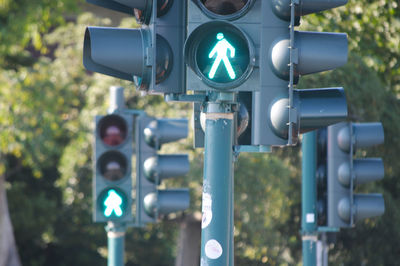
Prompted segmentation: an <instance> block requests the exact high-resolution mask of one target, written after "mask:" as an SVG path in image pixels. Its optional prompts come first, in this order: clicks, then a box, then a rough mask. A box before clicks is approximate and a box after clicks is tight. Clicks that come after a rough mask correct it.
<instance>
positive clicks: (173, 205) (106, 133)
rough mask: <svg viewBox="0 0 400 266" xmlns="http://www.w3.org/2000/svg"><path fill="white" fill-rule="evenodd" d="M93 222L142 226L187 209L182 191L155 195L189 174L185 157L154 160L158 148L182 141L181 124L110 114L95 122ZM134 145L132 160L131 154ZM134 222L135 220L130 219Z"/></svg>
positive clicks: (184, 134)
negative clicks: (168, 180)
mask: <svg viewBox="0 0 400 266" xmlns="http://www.w3.org/2000/svg"><path fill="white" fill-rule="evenodd" d="M95 123H96V128H95V145H94V162H95V163H94V178H93V209H94V211H93V220H94V221H95V222H107V221H118V222H123V223H127V222H133V221H135V223H136V225H137V226H142V225H144V224H146V223H149V222H156V221H157V219H158V217H159V215H161V214H168V213H171V212H176V211H182V210H185V209H187V208H188V207H189V203H190V198H189V191H188V189H175V190H158V189H157V186H158V185H159V184H160V183H161V181H162V180H163V179H165V178H169V177H174V176H182V175H185V174H186V173H187V172H188V171H189V160H188V156H187V155H160V154H157V152H158V150H159V148H160V146H161V144H164V143H167V142H173V141H176V140H179V139H182V138H186V137H187V120H185V119H155V118H153V117H149V116H146V115H138V116H137V115H130V114H123V113H121V112H119V113H112V114H109V115H105V116H96V119H95ZM134 144H135V149H136V154H134V151H133V145H134ZM134 155H135V156H136V196H135V201H136V214H135V217H134V215H133V214H132V205H133V199H132V189H133V186H132V156H134ZM134 218H135V219H134Z"/></svg>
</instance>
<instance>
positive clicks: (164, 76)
mask: <svg viewBox="0 0 400 266" xmlns="http://www.w3.org/2000/svg"><path fill="white" fill-rule="evenodd" d="M87 1H88V2H89V3H92V4H96V5H99V6H102V7H105V8H109V9H111V10H114V11H119V12H123V13H126V14H130V15H135V17H136V20H137V22H138V23H140V24H142V27H141V28H140V29H122V28H110V27H88V28H87V29H86V32H85V39H84V49H83V64H84V66H85V67H86V69H88V70H90V71H94V72H98V73H102V74H105V75H109V76H113V77H116V78H119V79H124V80H129V81H132V82H134V83H135V85H136V88H137V89H139V90H143V91H148V92H149V93H153V94H159V93H174V94H182V93H185V92H186V87H185V73H184V62H183V54H182V50H183V44H184V40H185V36H186V35H185V34H186V1H171V0H158V1H151V0H137V1H127V0H114V1H112V0H109V1H107V0H87Z"/></svg>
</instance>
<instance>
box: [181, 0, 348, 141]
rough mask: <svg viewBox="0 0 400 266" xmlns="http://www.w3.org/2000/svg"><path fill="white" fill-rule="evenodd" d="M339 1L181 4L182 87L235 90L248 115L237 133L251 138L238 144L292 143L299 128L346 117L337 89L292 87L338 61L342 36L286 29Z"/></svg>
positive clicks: (343, 57)
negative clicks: (184, 14) (184, 7)
mask: <svg viewBox="0 0 400 266" xmlns="http://www.w3.org/2000/svg"><path fill="white" fill-rule="evenodd" d="M346 2H347V1H346V0H335V1H324V0H317V1H315V0H312V1H310V0H300V1H289V0H286V1H280V0H271V1H261V0H249V1H241V2H240V3H241V4H238V3H239V2H238V1H233V0H232V1H207V2H205V1H201V0H195V1H189V4H188V38H187V40H186V43H185V61H186V63H187V65H188V70H187V88H188V89H190V90H194V91H200V92H202V91H209V90H215V91H229V92H240V93H239V102H248V104H244V105H245V107H246V109H247V112H248V113H250V114H251V117H250V121H251V127H248V129H247V130H246V132H244V135H243V136H246V135H247V136H248V135H251V140H250V141H248V140H246V141H243V142H242V143H241V142H240V141H239V145H262V146H283V145H293V144H295V143H296V142H297V138H298V134H299V133H304V132H307V131H311V130H314V129H318V128H321V127H324V126H327V125H330V124H334V123H337V122H339V121H342V120H343V119H345V118H346V116H347V104H346V99H345V95H344V91H343V89H342V88H323V89H307V90H298V89H294V87H293V86H294V85H295V84H296V83H297V82H298V80H299V77H300V76H301V75H307V74H312V73H317V72H321V71H325V70H331V69H334V68H337V67H340V66H342V65H344V64H345V63H346V61H347V36H346V34H341V33H320V32H302V31H294V27H295V26H296V25H298V24H299V21H300V16H303V15H307V14H310V13H315V12H319V11H323V10H326V9H330V8H334V7H337V6H340V5H344V4H345V3H346ZM208 3H209V6H206V5H207V4H208ZM291 4H293V5H291ZM291 6H292V7H293V8H291ZM218 49H220V54H219V55H220V56H217V55H216V52H215V51H216V50H218ZM217 54H218V53H217ZM228 61H229V62H228ZM232 70H233V71H232ZM232 73H233V74H232ZM242 98H245V99H244V100H243V99H242ZM249 98H251V100H250V101H248V100H247V99H249ZM249 142H250V143H249Z"/></svg>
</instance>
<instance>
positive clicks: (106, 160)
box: [98, 151, 128, 181]
mask: <svg viewBox="0 0 400 266" xmlns="http://www.w3.org/2000/svg"><path fill="white" fill-rule="evenodd" d="M98 165H99V166H100V169H99V170H100V173H101V175H102V176H103V177H104V178H105V179H107V180H109V181H118V180H121V179H122V178H124V177H125V175H126V173H127V165H128V164H127V161H126V158H125V157H124V155H122V154H121V153H120V152H117V151H109V152H106V153H104V154H103V155H102V156H100V158H99V161H98Z"/></svg>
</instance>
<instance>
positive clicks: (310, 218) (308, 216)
mask: <svg viewBox="0 0 400 266" xmlns="http://www.w3.org/2000/svg"><path fill="white" fill-rule="evenodd" d="M314 222H315V215H314V213H307V214H306V223H314Z"/></svg>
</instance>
